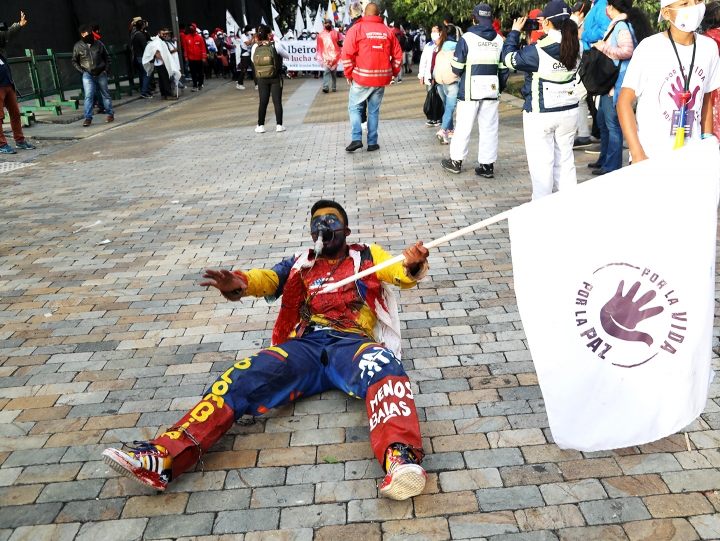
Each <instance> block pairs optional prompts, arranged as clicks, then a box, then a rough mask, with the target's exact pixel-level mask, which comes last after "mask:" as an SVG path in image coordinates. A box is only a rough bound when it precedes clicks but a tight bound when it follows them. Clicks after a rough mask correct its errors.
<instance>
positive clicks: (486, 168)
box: [475, 163, 495, 178]
mask: <svg viewBox="0 0 720 541" xmlns="http://www.w3.org/2000/svg"><path fill="white" fill-rule="evenodd" d="M493 173H494V167H493V164H491V163H481V164H480V167H476V168H475V174H476V175H477V176H479V177H485V178H495V176H494V174H493Z"/></svg>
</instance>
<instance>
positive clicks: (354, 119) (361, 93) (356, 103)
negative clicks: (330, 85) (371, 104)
mask: <svg viewBox="0 0 720 541" xmlns="http://www.w3.org/2000/svg"><path fill="white" fill-rule="evenodd" d="M371 90H372V88H371V87H367V86H361V85H359V84H357V83H356V82H354V81H353V82H352V85H351V86H350V96H349V97H348V113H350V141H351V142H355V141H360V142H362V112H363V109H364V108H366V100H367V98H368V94H369V93H370V91H371ZM368 141H369V137H368Z"/></svg>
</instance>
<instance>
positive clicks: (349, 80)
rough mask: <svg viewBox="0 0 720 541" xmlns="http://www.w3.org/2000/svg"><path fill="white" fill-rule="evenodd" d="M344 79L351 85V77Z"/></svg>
mask: <svg viewBox="0 0 720 541" xmlns="http://www.w3.org/2000/svg"><path fill="white" fill-rule="evenodd" d="M345 80H346V81H347V84H349V85H350V86H352V79H349V78H347V77H345Z"/></svg>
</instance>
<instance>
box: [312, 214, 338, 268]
mask: <svg viewBox="0 0 720 541" xmlns="http://www.w3.org/2000/svg"><path fill="white" fill-rule="evenodd" d="M345 229H346V228H345V224H344V223H343V220H342V218H341V217H340V216H339V213H337V211H336V210H335V209H333V208H325V209H318V211H317V212H316V213H315V215H314V216H313V218H312V220H311V222H310V235H311V236H312V239H313V241H317V240H318V239H319V238H322V243H323V248H322V253H323V254H326V255H327V256H329V257H332V256H336V255H339V254H338V253H339V252H340V251H341V250H342V249H344V247H345Z"/></svg>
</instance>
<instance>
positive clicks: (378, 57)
mask: <svg viewBox="0 0 720 541" xmlns="http://www.w3.org/2000/svg"><path fill="white" fill-rule="evenodd" d="M342 60H343V67H344V68H345V78H346V79H347V81H348V84H350V85H351V87H350V99H349V104H348V111H349V112H350V124H351V125H352V141H351V142H350V144H349V145H348V146H347V147H346V148H345V150H346V151H347V152H354V151H355V150H357V149H359V148H362V146H363V143H362V118H361V114H362V109H363V103H364V102H365V101H367V104H368V109H367V115H368V120H367V124H368V134H367V143H368V151H373V150H378V149H379V148H380V145H378V142H377V141H378V118H379V116H380V104H381V103H382V98H383V94H384V92H385V87H386V86H388V85H389V84H390V81H392V78H393V77H394V76H396V75H397V74H398V73H400V70H401V68H402V61H403V52H402V47H400V43H398V40H397V39H396V38H395V36H394V34H393V32H392V30H391V29H390V28H388V27H387V26H385V25H384V24H383V21H382V17H380V8H379V7H378V6H377V4H368V5H367V7H366V8H365V16H364V17H362V18H361V19H359V20H358V21H357V22H356V23H355V24H353V26H352V28H350V30H348V32H347V34H346V36H345V41H344V43H343V54H342Z"/></svg>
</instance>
